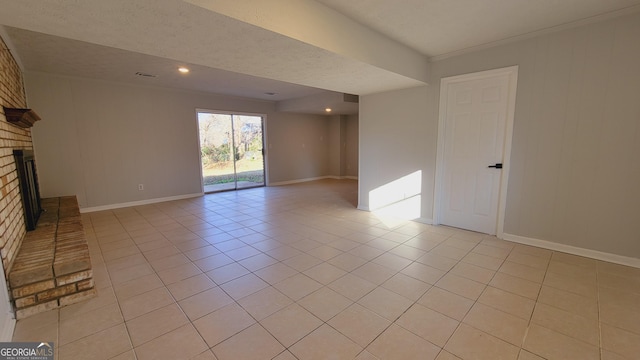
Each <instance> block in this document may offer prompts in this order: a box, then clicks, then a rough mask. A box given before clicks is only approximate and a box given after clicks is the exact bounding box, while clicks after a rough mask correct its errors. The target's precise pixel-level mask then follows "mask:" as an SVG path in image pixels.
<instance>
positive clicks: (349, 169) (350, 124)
mask: <svg viewBox="0 0 640 360" xmlns="http://www.w3.org/2000/svg"><path fill="white" fill-rule="evenodd" d="M358 119H359V117H358V115H357V114H356V115H349V116H347V126H346V146H345V147H344V148H345V150H346V154H345V160H346V164H345V172H346V173H345V174H346V176H348V177H358V158H359V150H358V149H359V146H360V145H359V143H358V140H359V133H360V131H359V129H358V121H359V120H358Z"/></svg>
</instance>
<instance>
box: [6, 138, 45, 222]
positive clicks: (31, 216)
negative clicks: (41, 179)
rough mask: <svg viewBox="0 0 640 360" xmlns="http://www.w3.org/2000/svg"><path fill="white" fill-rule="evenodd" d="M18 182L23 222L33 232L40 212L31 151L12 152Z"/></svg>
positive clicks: (36, 179) (40, 207) (36, 175)
mask: <svg viewBox="0 0 640 360" xmlns="http://www.w3.org/2000/svg"><path fill="white" fill-rule="evenodd" d="M13 156H14V157H15V160H16V168H17V170H18V180H19V182H20V194H21V195H22V207H23V208H24V222H25V225H26V226H27V231H28V230H34V229H35V228H36V224H37V223H38V218H39V217H40V213H41V212H42V206H41V204H40V189H39V187H38V174H37V173H36V162H35V157H34V156H33V151H31V150H13Z"/></svg>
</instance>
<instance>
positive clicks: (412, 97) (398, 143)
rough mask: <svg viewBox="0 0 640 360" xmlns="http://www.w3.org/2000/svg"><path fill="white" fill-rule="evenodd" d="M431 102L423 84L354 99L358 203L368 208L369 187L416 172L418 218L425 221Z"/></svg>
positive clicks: (433, 128)
mask: <svg viewBox="0 0 640 360" xmlns="http://www.w3.org/2000/svg"><path fill="white" fill-rule="evenodd" d="M432 107H433V106H432V97H430V96H429V88H428V87H424V86H423V87H417V88H413V89H405V90H399V91H392V92H386V93H380V94H374V95H368V96H363V97H361V98H360V119H359V129H360V139H359V142H360V161H359V166H360V167H359V176H358V180H359V182H360V193H359V197H358V198H359V199H358V202H359V203H358V207H359V208H362V209H369V203H370V201H369V195H370V194H369V193H370V191H372V190H375V189H378V188H379V187H381V186H384V185H387V184H389V183H391V182H393V181H395V180H398V179H400V178H402V177H404V176H407V175H410V174H413V173H415V172H418V171H419V172H420V173H421V176H422V182H421V184H420V196H421V199H422V201H421V208H420V218H421V220H422V221H426V222H429V221H430V219H431V218H432V216H433V214H432V213H433V211H432V208H433V186H434V174H435V160H436V146H435V145H436V140H437V124H438V122H437V121H427V115H428V113H429V112H430V111H431V109H432ZM436 120H437V119H436ZM397 200H401V199H397Z"/></svg>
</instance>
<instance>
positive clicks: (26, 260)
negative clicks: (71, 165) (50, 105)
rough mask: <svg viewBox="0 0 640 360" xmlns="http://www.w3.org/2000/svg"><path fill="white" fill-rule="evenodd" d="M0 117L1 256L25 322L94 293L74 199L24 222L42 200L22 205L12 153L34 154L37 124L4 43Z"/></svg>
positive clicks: (49, 205) (58, 201)
mask: <svg viewBox="0 0 640 360" xmlns="http://www.w3.org/2000/svg"><path fill="white" fill-rule="evenodd" d="M0 111H1V112H0V196H1V197H0V256H1V260H2V267H3V270H4V273H5V279H4V280H5V281H6V283H7V284H8V285H9V286H8V288H9V294H10V297H11V300H12V303H13V306H14V308H15V309H16V317H17V318H18V319H21V318H24V317H27V316H29V315H32V314H35V313H38V312H41V311H45V310H49V309H52V308H56V307H59V306H64V305H68V304H72V303H74V302H78V301H81V300H84V299H87V298H90V297H92V296H94V295H95V289H94V286H93V279H92V272H91V261H90V259H89V250H88V246H87V243H86V239H85V234H84V229H83V227H82V221H81V219H80V212H79V209H78V203H77V201H76V199H75V196H72V197H62V198H53V199H43V200H42V209H44V210H45V212H41V211H39V210H38V209H35V210H33V211H32V215H34V214H35V215H40V220H39V221H38V219H37V218H36V219H33V218H31V219H28V220H26V219H27V215H25V209H27V208H29V207H33V206H34V199H35V200H39V194H38V192H37V191H36V192H35V193H36V194H37V195H36V196H37V198H31V199H26V201H27V203H23V196H22V195H21V187H20V180H19V174H20V171H19V170H18V168H19V167H20V166H25V164H18V163H17V162H16V157H14V151H16V153H20V154H22V155H24V154H29V155H30V154H31V153H32V151H33V143H32V138H31V130H30V125H32V124H33V121H34V120H38V118H37V115H35V113H31V112H29V110H28V109H27V101H26V95H25V90H24V85H23V80H22V71H21V69H20V67H19V65H18V63H17V62H16V60H15V59H14V57H13V56H12V54H11V51H10V50H9V49H8V47H7V45H6V43H5V42H4V40H3V39H2V38H1V37H0ZM16 111H17V115H16ZM16 116H17V117H18V118H16ZM23 120H24V121H23ZM25 121H26V122H25ZM20 161H22V160H18V162H20ZM29 161H31V163H27V167H25V168H24V169H26V171H27V173H28V172H29V171H31V175H32V176H36V172H35V165H34V164H35V162H34V161H35V159H34V158H31V159H30V160H29ZM23 190H24V189H23ZM23 204H24V205H23ZM38 205H39V204H38ZM27 210H28V209H27ZM27 212H28V211H27ZM36 217H37V216H36ZM27 228H29V229H33V231H27Z"/></svg>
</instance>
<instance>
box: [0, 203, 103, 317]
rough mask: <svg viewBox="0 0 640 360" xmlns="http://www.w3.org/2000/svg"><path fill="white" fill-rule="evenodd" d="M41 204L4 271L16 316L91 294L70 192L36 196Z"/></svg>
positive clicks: (79, 225)
mask: <svg viewBox="0 0 640 360" xmlns="http://www.w3.org/2000/svg"><path fill="white" fill-rule="evenodd" d="M42 208H43V209H44V210H45V211H44V212H43V213H42V215H41V216H40V220H39V221H38V226H37V227H36V229H35V230H33V231H29V232H27V234H26V236H25V238H24V240H23V242H22V246H21V247H20V250H19V252H18V255H17V257H16V260H15V262H14V264H13V267H12V269H11V272H10V274H9V284H10V287H11V295H12V297H13V299H14V301H15V306H16V317H17V318H18V319H22V318H25V317H28V316H30V315H33V314H37V313H40V312H43V311H46V310H50V309H54V308H57V307H60V306H65V305H69V304H73V303H76V302H78V301H82V300H85V299H88V298H91V297H93V296H95V288H94V283H93V275H92V271H91V259H90V257H89V247H88V245H87V241H86V238H85V233H84V229H83V227H82V220H81V218H80V211H79V208H78V202H77V200H76V197H75V196H67V197H60V198H48V199H42Z"/></svg>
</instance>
